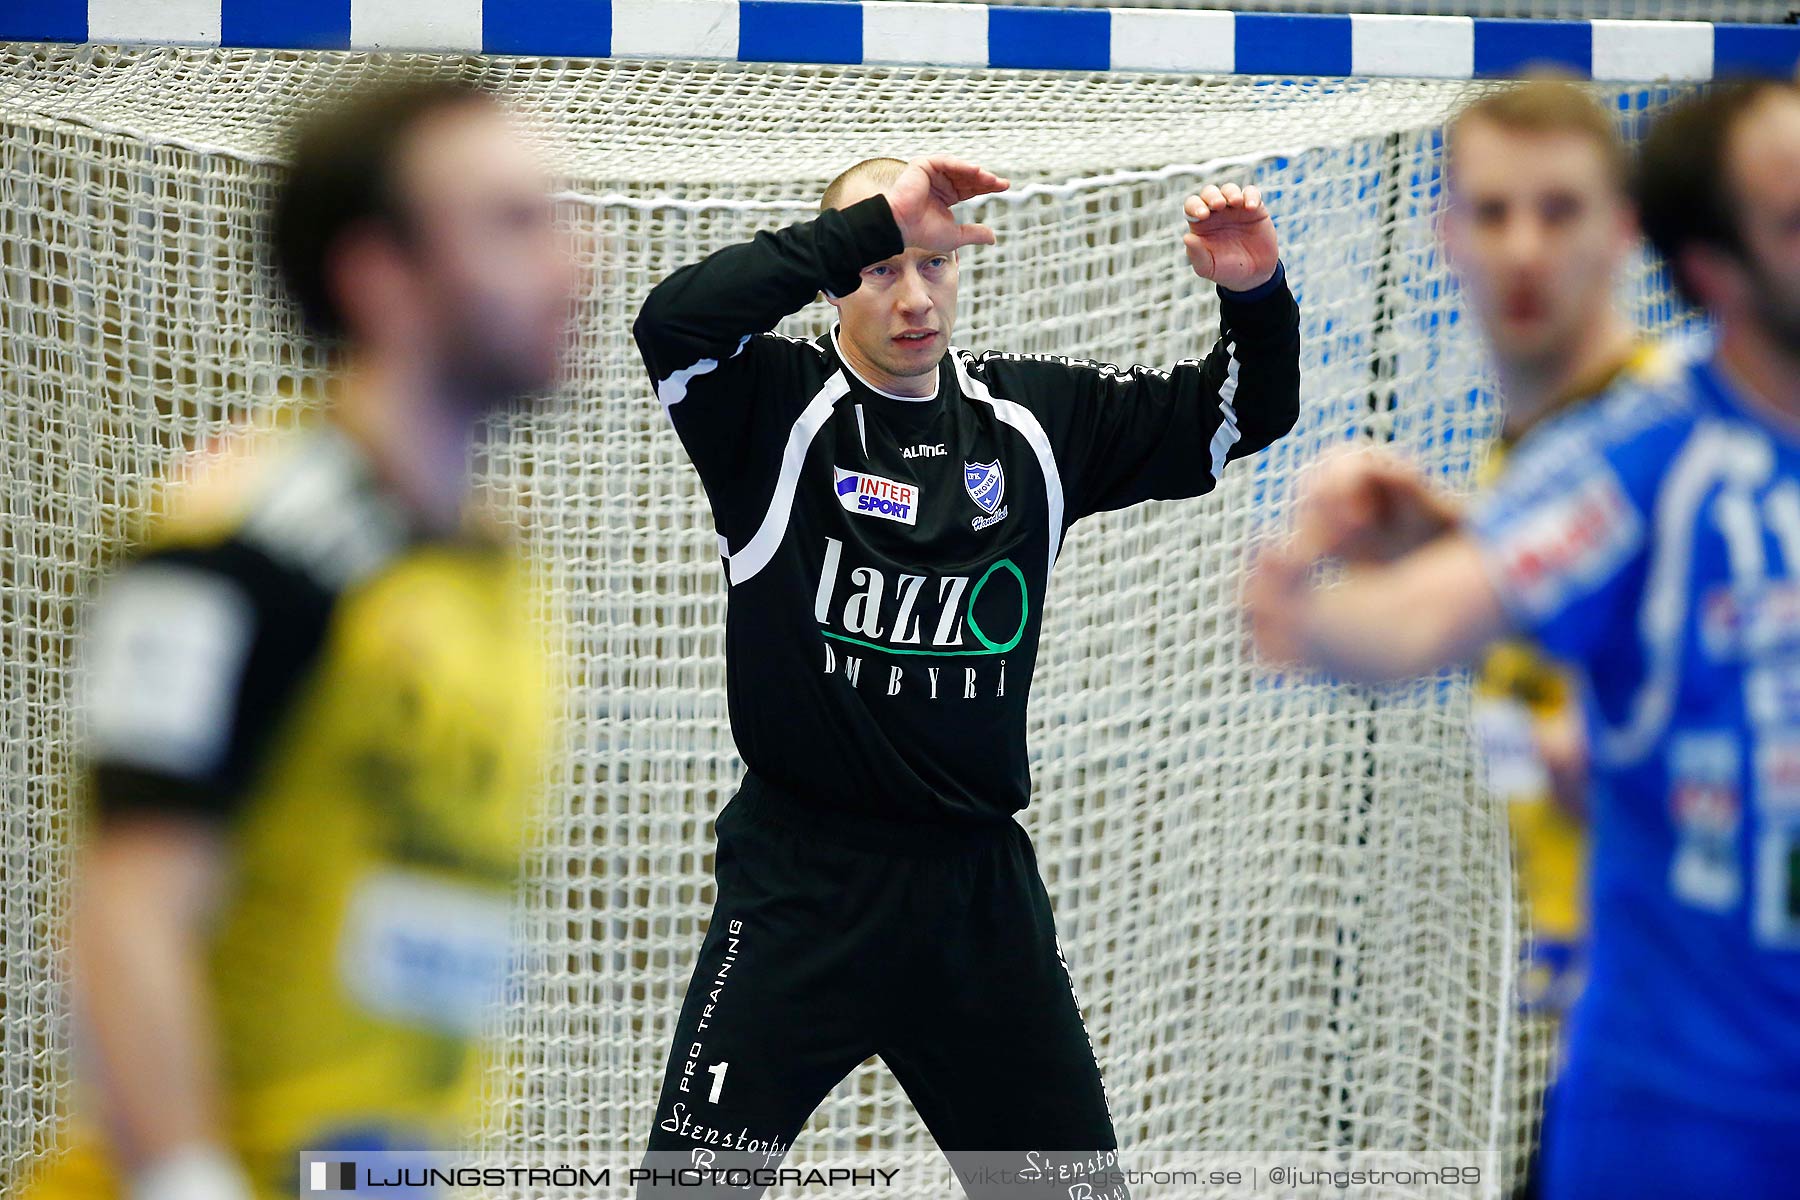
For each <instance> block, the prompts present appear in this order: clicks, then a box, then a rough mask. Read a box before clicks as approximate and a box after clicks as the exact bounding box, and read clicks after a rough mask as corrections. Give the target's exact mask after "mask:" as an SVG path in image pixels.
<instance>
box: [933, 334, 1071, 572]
mask: <svg viewBox="0 0 1800 1200" xmlns="http://www.w3.org/2000/svg"><path fill="white" fill-rule="evenodd" d="M950 357H951V361H952V362H954V363H955V364H956V381H957V382H958V383H959V384H961V385H962V390H963V392H964V393H965V394H966V395H969V396H972V397H974V398H975V399H977V400H981V401H984V402H986V403H987V404H988V405H990V406H992V408H993V410H994V415H995V416H996V417H999V418H1000V420H1001V421H1002V422H1004V423H1005V424H1008V425H1011V426H1012V427H1013V428H1014V429H1016V430H1018V431H1019V434H1020V436H1021V437H1023V438H1024V439H1025V441H1026V444H1027V445H1029V446H1030V447H1031V449H1032V451H1033V452H1034V453H1036V454H1037V460H1038V467H1039V469H1040V470H1042V471H1043V473H1044V493H1045V497H1046V499H1047V500H1048V501H1049V504H1050V530H1049V532H1050V554H1049V565H1048V566H1047V567H1046V568H1045V572H1044V587H1045V589H1046V594H1048V589H1049V587H1050V573H1051V572H1052V571H1054V570H1056V556H1057V555H1058V554H1059V553H1061V551H1062V532H1063V485H1062V473H1061V472H1060V471H1058V470H1057V469H1056V454H1055V452H1054V451H1052V450H1051V449H1050V435H1049V434H1047V433H1045V432H1044V427H1043V425H1042V424H1040V423H1039V422H1038V419H1037V417H1036V416H1035V415H1034V414H1033V413H1032V411H1031V410H1030V409H1028V408H1025V407H1024V406H1022V405H1019V404H1015V403H1013V402H1012V401H1011V400H1001V399H998V398H996V397H995V395H994V394H993V393H992V392H990V391H988V387H987V384H985V383H982V382H981V381H980V380H978V379H976V378H975V377H974V376H972V375H970V374H969V364H968V361H967V360H966V359H965V358H964V357H963V353H962V352H961V351H959V350H954V349H953V350H951V351H950Z"/></svg>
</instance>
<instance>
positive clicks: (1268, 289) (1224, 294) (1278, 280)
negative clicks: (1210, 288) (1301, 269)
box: [1219, 259, 1287, 304]
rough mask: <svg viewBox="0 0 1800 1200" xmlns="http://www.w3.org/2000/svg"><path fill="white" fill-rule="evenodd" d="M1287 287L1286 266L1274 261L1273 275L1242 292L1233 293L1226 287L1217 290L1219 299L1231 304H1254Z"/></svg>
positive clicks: (1277, 260) (1279, 261) (1278, 260)
mask: <svg viewBox="0 0 1800 1200" xmlns="http://www.w3.org/2000/svg"><path fill="white" fill-rule="evenodd" d="M1286 287H1287V264H1286V263H1284V262H1282V261H1281V260H1280V259H1276V260H1275V273H1274V274H1273V275H1271V276H1269V277H1268V278H1267V279H1265V280H1263V281H1262V282H1261V283H1259V284H1257V285H1256V286H1255V287H1253V288H1251V289H1250V290H1248V291H1244V292H1234V291H1232V290H1231V289H1230V288H1228V287H1221V288H1219V299H1221V300H1229V301H1231V302H1232V303H1233V304H1255V303H1256V302H1257V301H1258V300H1266V299H1268V298H1269V297H1270V296H1273V295H1274V294H1275V293H1276V292H1278V291H1281V290H1283V289H1285V288H1286Z"/></svg>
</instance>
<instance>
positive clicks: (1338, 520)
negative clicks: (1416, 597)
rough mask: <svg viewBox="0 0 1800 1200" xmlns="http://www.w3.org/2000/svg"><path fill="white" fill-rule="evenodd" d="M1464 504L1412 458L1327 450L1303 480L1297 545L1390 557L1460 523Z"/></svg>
mask: <svg viewBox="0 0 1800 1200" xmlns="http://www.w3.org/2000/svg"><path fill="white" fill-rule="evenodd" d="M1461 521H1462V509H1461V507H1460V506H1459V505H1458V504H1457V502H1456V500H1455V499H1454V498H1453V497H1451V496H1450V495H1449V494H1448V493H1446V492H1444V491H1442V490H1441V489H1439V488H1435V487H1433V486H1432V484H1431V482H1430V481H1429V480H1428V479H1426V478H1425V476H1424V475H1423V474H1422V473H1421V472H1420V471H1419V469H1418V468H1417V467H1416V466H1414V465H1413V464H1412V463H1410V462H1408V461H1407V460H1405V459H1403V458H1401V457H1399V456H1398V455H1395V454H1390V453H1388V452H1386V451H1383V450H1376V449H1371V448H1367V447H1358V448H1355V449H1348V448H1347V449H1344V450H1340V451H1338V452H1336V453H1332V454H1328V455H1326V456H1324V457H1323V458H1321V459H1320V460H1319V461H1318V462H1317V463H1316V464H1314V465H1313V467H1312V468H1311V469H1310V470H1309V471H1308V472H1307V473H1306V475H1305V477H1304V478H1303V479H1302V481H1301V486H1300V503H1299V515H1298V518H1297V520H1296V522H1295V529H1294V541H1293V546H1292V551H1293V553H1295V554H1297V555H1298V556H1300V557H1301V558H1302V559H1303V560H1305V561H1307V562H1314V561H1317V560H1319V559H1321V558H1339V559H1342V560H1344V561H1345V562H1350V563H1369V562H1391V561H1393V560H1394V559H1396V558H1398V557H1400V556H1401V555H1403V554H1407V553H1410V552H1411V551H1413V550H1416V549H1418V548H1419V547H1420V546H1422V545H1424V544H1425V543H1426V542H1429V541H1431V540H1433V539H1434V538H1438V537H1441V536H1442V535H1444V534H1446V533H1448V532H1450V531H1451V530H1452V529H1455V528H1456V527H1457V526H1458V525H1459V524H1460V523H1461Z"/></svg>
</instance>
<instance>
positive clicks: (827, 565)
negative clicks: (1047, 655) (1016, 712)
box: [813, 537, 1031, 700]
mask: <svg viewBox="0 0 1800 1200" xmlns="http://www.w3.org/2000/svg"><path fill="white" fill-rule="evenodd" d="M1030 615H1031V609H1030V593H1029V590H1028V589H1027V587H1026V584H1025V575H1024V572H1022V571H1020V570H1019V568H1018V566H1017V565H1016V564H1015V563H1014V562H1013V561H1012V560H1011V559H1009V558H1002V559H999V560H997V561H995V562H993V563H991V564H989V565H988V566H987V567H985V568H984V569H983V570H982V571H981V572H980V573H979V574H970V575H928V574H923V573H920V574H914V573H911V572H887V571H883V570H882V569H880V568H878V567H872V566H848V565H846V564H845V562H844V543H843V542H842V541H840V540H839V539H837V538H832V537H828V538H826V539H825V556H824V561H823V562H822V563H821V565H820V568H819V583H818V590H817V592H816V593H815V595H814V599H813V616H814V618H815V619H816V620H817V621H818V623H819V632H820V633H821V634H822V635H823V636H824V638H825V639H826V642H825V671H826V673H827V674H837V673H839V672H840V671H841V672H842V674H843V675H844V677H845V678H846V679H848V680H849V681H850V683H851V685H852V686H853V687H860V686H861V682H862V663H863V659H864V657H865V655H863V654H861V653H859V652H858V650H857V649H856V648H857V647H860V648H862V649H864V650H873V651H877V652H879V653H881V654H883V655H888V656H898V657H901V658H903V659H918V658H970V659H985V660H988V661H986V662H982V663H978V664H972V665H968V666H965V667H963V668H962V669H961V670H958V671H951V670H949V669H947V668H944V667H939V666H929V665H925V664H922V663H919V664H912V663H907V664H901V663H894V664H890V665H889V667H888V671H887V676H886V679H885V680H884V681H883V686H884V687H885V688H886V693H887V694H888V695H890V696H894V695H898V694H899V693H900V692H901V691H902V690H904V689H905V688H906V687H907V685H908V681H909V679H911V680H912V681H913V682H914V683H916V685H917V686H918V687H920V688H921V689H923V690H925V691H927V693H928V694H929V696H930V698H931V699H934V700H935V699H939V698H940V697H941V696H944V695H957V696H960V697H961V698H964V699H974V698H975V697H976V696H977V695H979V694H987V695H991V696H996V697H999V696H1004V695H1005V694H1006V660H1005V659H1004V658H1003V657H1001V656H1003V655H1005V654H1006V653H1007V652H1008V651H1010V650H1012V649H1013V648H1014V647H1016V646H1017V645H1018V644H1019V643H1020V641H1022V640H1023V638H1024V636H1025V629H1026V626H1027V625H1028V624H1029V623H1030ZM834 643H835V645H834ZM952 676H954V679H952V678H951V677H952Z"/></svg>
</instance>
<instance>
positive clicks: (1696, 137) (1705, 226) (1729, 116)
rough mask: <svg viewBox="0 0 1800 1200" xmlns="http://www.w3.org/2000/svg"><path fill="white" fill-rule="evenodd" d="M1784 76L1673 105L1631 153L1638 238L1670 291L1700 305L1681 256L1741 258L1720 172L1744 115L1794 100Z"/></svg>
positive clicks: (1739, 83)
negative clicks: (1772, 101) (1698, 251)
mask: <svg viewBox="0 0 1800 1200" xmlns="http://www.w3.org/2000/svg"><path fill="white" fill-rule="evenodd" d="M1797 93H1800V86H1797V85H1796V84H1795V83H1794V82H1793V81H1792V80H1786V79H1740V80H1735V81H1733V82H1730V83H1724V84H1720V85H1718V86H1716V87H1712V88H1708V89H1707V90H1706V91H1703V92H1701V93H1700V94H1699V95H1698V96H1695V97H1693V98H1692V99H1689V100H1684V101H1683V102H1682V103H1680V104H1677V105H1675V106H1674V107H1673V108H1671V109H1669V110H1668V111H1667V112H1666V113H1664V114H1663V115H1662V116H1661V117H1660V118H1659V119H1658V120H1657V121H1656V123H1655V124H1654V125H1652V126H1651V127H1650V133H1649V136H1647V137H1646V138H1645V139H1644V144H1643V146H1642V148H1641V149H1640V150H1639V152H1638V164H1637V172H1636V176H1635V178H1634V179H1633V190H1634V191H1635V192H1636V194H1637V206H1638V220H1639V223H1640V224H1641V225H1642V226H1643V230H1644V236H1645V237H1646V238H1648V239H1649V240H1650V244H1651V245H1652V246H1654V247H1656V252H1657V253H1658V254H1660V255H1662V259H1663V262H1664V263H1666V264H1667V265H1668V268H1669V274H1670V276H1671V277H1672V278H1673V279H1674V281H1675V287H1676V288H1677V289H1678V290H1679V291H1680V292H1681V296H1682V298H1683V299H1684V300H1686V301H1687V302H1688V303H1689V304H1691V305H1693V306H1694V307H1696V308H1700V307H1703V302H1702V298H1701V296H1700V295H1699V294H1698V293H1697V292H1696V291H1695V289H1694V285H1693V281H1692V280H1691V279H1689V278H1687V273H1686V272H1685V271H1684V270H1683V269H1682V253H1683V251H1685V250H1687V249H1689V248H1691V247H1694V246H1711V247H1713V248H1714V249H1716V250H1723V251H1724V252H1726V253H1727V254H1730V255H1732V256H1734V257H1738V258H1741V257H1742V256H1743V253H1744V239H1743V230H1742V229H1741V228H1739V224H1738V211H1737V210H1738V196H1737V194H1736V192H1735V191H1734V189H1733V187H1732V182H1731V179H1730V172H1729V170H1728V169H1727V167H1728V156H1729V154H1730V151H1731V135H1732V133H1733V131H1734V130H1735V129H1736V128H1737V124H1738V122H1739V120H1741V119H1742V118H1743V116H1744V114H1745V113H1747V112H1749V111H1750V110H1751V109H1753V108H1755V107H1756V106H1757V105H1759V104H1761V103H1762V102H1763V101H1764V100H1765V99H1767V98H1769V97H1771V96H1776V95H1789V96H1791V95H1795V94H1797Z"/></svg>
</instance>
